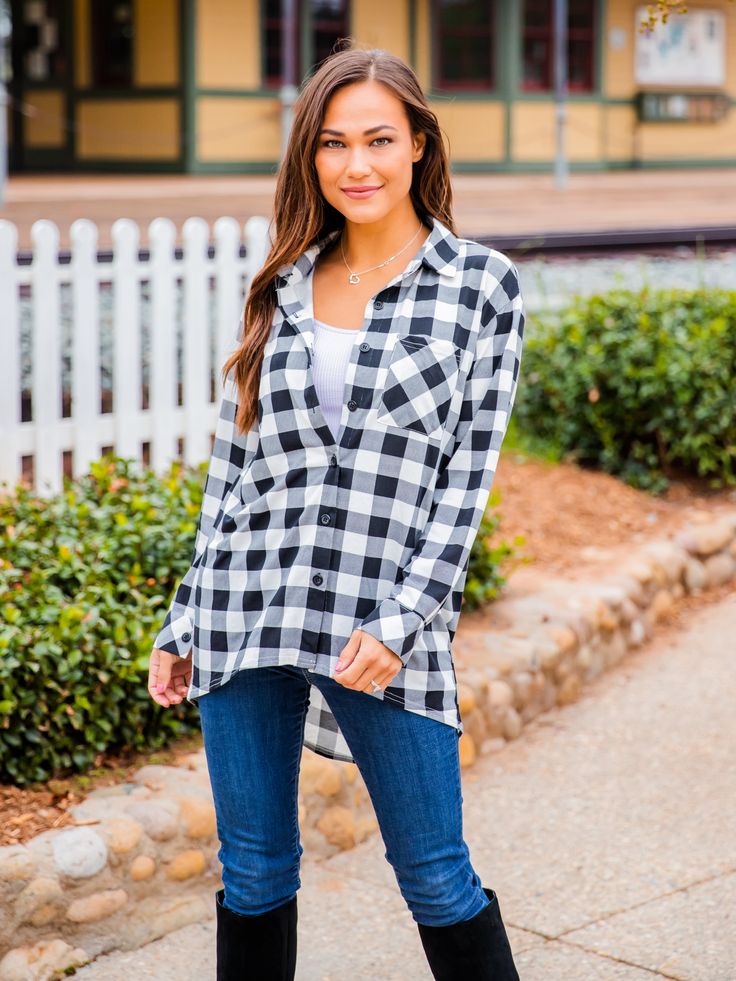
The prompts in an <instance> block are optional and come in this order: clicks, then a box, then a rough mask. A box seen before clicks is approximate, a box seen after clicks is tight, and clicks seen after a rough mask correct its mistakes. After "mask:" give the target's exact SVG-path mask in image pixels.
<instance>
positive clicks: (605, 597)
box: [0, 510, 736, 981]
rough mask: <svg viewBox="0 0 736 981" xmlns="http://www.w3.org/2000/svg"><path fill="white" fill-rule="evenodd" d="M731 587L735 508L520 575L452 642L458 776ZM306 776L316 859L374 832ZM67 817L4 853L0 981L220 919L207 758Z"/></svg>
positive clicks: (47, 973)
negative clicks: (675, 615) (581, 568)
mask: <svg viewBox="0 0 736 981" xmlns="http://www.w3.org/2000/svg"><path fill="white" fill-rule="evenodd" d="M735 577H736V510H733V511H722V512H718V513H717V515H716V516H715V517H714V515H713V514H710V513H709V512H707V511H694V512H692V513H691V515H690V521H689V523H688V524H687V525H685V526H684V527H683V528H681V529H680V531H679V532H676V533H674V534H673V535H672V536H671V537H670V538H667V539H659V540H650V541H647V542H644V543H642V544H641V545H640V546H638V547H636V548H634V549H630V550H629V552H628V554H627V555H626V556H624V558H623V559H622V560H621V561H618V562H614V563H613V564H611V563H608V564H606V566H605V571H604V572H603V574H602V575H601V576H600V577H599V578H595V579H594V578H593V576H592V574H591V576H590V578H588V579H585V580H575V581H570V580H561V579H554V578H547V579H545V580H543V581H542V583H541V585H537V587H536V588H534V589H533V590H527V592H526V593H524V591H523V590H522V591H519V590H516V589H514V588H513V583H514V577H512V578H511V580H510V582H509V586H510V587H512V588H509V589H508V591H507V594H505V595H504V596H502V597H501V598H500V599H499V600H498V601H496V603H494V604H493V614H494V617H496V616H497V617H498V618H499V620H500V621H501V626H500V628H498V629H497V628H496V627H495V626H494V627H493V629H492V630H490V631H485V632H483V633H477V632H476V633H475V634H473V633H472V632H469V633H468V634H467V635H462V636H460V635H459V636H458V638H457V641H456V644H455V660H456V666H457V674H458V700H459V705H460V712H461V716H462V719H463V724H464V728H465V731H464V732H463V734H462V736H461V737H460V762H461V766H462V767H463V768H467V767H470V766H472V764H473V763H474V761H475V760H476V758H477V757H478V755H479V754H480V755H483V754H486V753H490V752H494V751H497V750H499V749H501V748H502V747H503V746H504V745H505V744H506V742H507V741H508V740H511V739H516V738H517V737H518V736H519V734H520V733H521V730H522V729H523V727H524V725H525V724H526V723H527V722H529V721H530V720H531V719H533V718H534V717H535V716H536V715H538V714H539V713H540V712H544V711H546V710H548V709H550V708H552V707H554V706H555V705H565V704H568V703H570V702H573V701H575V700H576V699H577V698H578V697H579V695H580V694H581V691H582V689H583V686H584V685H585V684H586V683H587V682H589V681H591V680H592V679H593V678H595V677H597V676H598V675H599V674H600V673H601V672H603V671H604V670H606V668H608V667H610V666H611V665H613V664H615V663H616V662H617V661H619V660H620V659H621V658H622V657H623V656H624V655H625V654H626V652H627V651H628V650H629V649H631V648H633V647H637V646H639V645H640V644H642V643H643V642H644V641H645V640H647V639H648V638H649V637H650V636H651V634H652V632H653V628H654V626H655V625H656V624H657V623H658V622H659V621H660V620H662V619H663V618H665V617H666V616H667V614H668V613H669V612H670V611H671V610H672V608H673V606H674V604H675V603H676V602H677V601H678V600H679V599H681V598H682V597H683V596H684V595H686V594H687V593H697V592H701V591H702V590H704V589H707V588H709V587H713V586H717V585H721V584H724V583H727V582H729V581H731V580H733V579H734V578H735ZM301 766H302V769H301V776H300V781H299V822H300V828H301V837H302V842H303V844H304V847H305V851H306V852H308V853H309V854H310V856H312V855H313V856H315V857H317V858H326V857H329V856H330V855H332V854H334V853H335V852H338V851H341V850H344V849H348V848H352V847H353V846H354V845H355V844H357V843H358V842H360V841H362V840H363V839H364V838H365V837H366V836H367V835H369V834H371V833H373V832H375V831H376V830H377V828H378V824H377V821H376V818H375V815H374V812H373V808H372V806H371V803H370V798H369V796H368V793H367V791H366V788H365V784H364V783H363V780H362V778H361V776H360V773H359V771H358V768H357V767H356V766H355V764H350V763H339V762H336V761H332V760H328V759H326V758H325V757H322V756H318V755H317V754H315V753H312V752H311V751H310V752H307V751H306V750H305V751H304V754H303V757H302V764H301ZM70 813H71V815H72V817H73V818H74V820H75V826H74V827H71V828H69V827H66V828H62V829H58V830H52V831H45V832H43V833H42V834H39V835H37V836H36V837H35V838H33V839H32V840H31V841H29V842H28V843H27V844H25V845H11V846H8V847H4V848H0V955H2V954H4V956H3V957H2V960H0V981H49V979H51V978H55V977H58V976H63V972H64V970H65V969H69V968H72V967H75V966H80V965H81V964H83V963H86V962H87V961H89V960H92V959H94V958H95V957H98V956H99V955H100V954H103V953H106V952H108V951H111V950H130V949H134V948H136V947H140V946H142V945H143V944H146V943H149V942H150V941H152V940H154V939H156V938H158V937H161V936H163V935H164V934H166V933H169V932H170V931H172V930H175V929H177V928H178V927H181V926H185V925H187V924H190V923H194V922H198V921H201V920H202V919H203V918H204V919H207V918H209V917H211V916H212V914H213V911H214V907H213V903H214V892H215V890H216V889H217V888H218V887H219V885H220V884H221V880H220V864H219V860H218V857H217V850H218V847H219V843H218V841H217V834H216V823H215V812H214V807H213V803H212V795H211V791H210V787H209V779H208V776H207V767H206V761H205V758H204V751H203V750H200V751H199V752H196V753H192V754H190V755H189V756H187V757H185V758H184V759H183V761H182V763H181V764H180V765H179V766H154V765H148V766H144V767H142V768H141V769H139V770H138V771H137V772H136V773H135V775H134V777H133V779H132V781H131V782H130V783H125V784H120V785H118V786H114V787H106V788H102V789H99V790H96V791H93V792H92V793H91V794H90V795H89V796H88V797H87V798H86V800H84V801H83V802H82V803H80V804H78V805H76V806H74V807H73V808H71V809H70Z"/></svg>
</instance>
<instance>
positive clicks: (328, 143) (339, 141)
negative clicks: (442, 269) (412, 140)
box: [322, 136, 393, 149]
mask: <svg viewBox="0 0 736 981" xmlns="http://www.w3.org/2000/svg"><path fill="white" fill-rule="evenodd" d="M376 140H385V141H386V143H383V144H381V145H382V146H386V144H387V143H392V142H393V140H392V139H391V137H390V136H377V137H376V139H375V140H374V141H373V142H374V143H375V142H376ZM332 143H339V144H340V145H341V146H342V141H341V140H325V141H324V143H323V144H322V146H324V147H327V148H328V149H329V148H330V144H332Z"/></svg>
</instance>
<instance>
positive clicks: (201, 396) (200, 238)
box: [182, 218, 210, 466]
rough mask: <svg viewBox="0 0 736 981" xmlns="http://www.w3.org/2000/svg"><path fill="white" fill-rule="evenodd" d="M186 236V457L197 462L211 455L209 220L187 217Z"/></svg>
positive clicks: (192, 462)
mask: <svg viewBox="0 0 736 981" xmlns="http://www.w3.org/2000/svg"><path fill="white" fill-rule="evenodd" d="M182 233H183V236H184V311H183V312H184V372H183V374H184V407H185V412H184V419H185V425H186V435H185V437H184V460H185V462H186V463H188V464H191V465H193V466H196V465H197V464H198V463H201V462H202V460H204V459H205V458H206V457H207V456H208V455H209V440H208V439H207V433H206V432H205V431H204V429H203V427H202V418H203V416H204V415H205V414H206V412H207V408H208V407H209V404H210V331H209V323H210V318H209V305H208V303H207V296H208V293H209V274H208V271H207V222H206V221H205V220H204V219H203V218H187V220H186V221H185V222H184V227H183V229H182Z"/></svg>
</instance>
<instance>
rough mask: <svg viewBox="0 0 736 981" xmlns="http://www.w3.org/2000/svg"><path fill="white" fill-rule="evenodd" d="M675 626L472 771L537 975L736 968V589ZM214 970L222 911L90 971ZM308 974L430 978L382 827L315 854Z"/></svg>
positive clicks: (476, 845) (306, 904)
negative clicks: (338, 850)
mask: <svg viewBox="0 0 736 981" xmlns="http://www.w3.org/2000/svg"><path fill="white" fill-rule="evenodd" d="M660 631H661V632H660V633H659V635H658V637H657V638H656V639H655V640H654V641H653V642H652V643H650V644H649V645H647V646H646V647H644V648H642V649H639V650H637V651H635V652H633V653H631V654H629V655H628V656H627V657H626V658H625V659H624V661H623V662H621V663H620V664H619V665H618V666H617V667H615V668H614V669H612V670H611V671H609V672H608V673H607V674H606V675H604V676H603V677H601V678H599V679H598V680H597V681H596V682H594V683H593V684H592V685H591V686H590V687H589V688H587V689H586V690H585V692H584V694H583V697H582V699H581V700H580V701H578V702H576V703H574V704H572V705H568V706H566V707H565V708H562V709H555V710H552V711H551V712H548V713H546V714H545V715H544V716H540V717H538V718H537V719H536V720H534V721H533V722H532V723H530V724H529V725H528V726H527V727H526V728H525V729H524V730H523V732H522V735H521V736H520V738H519V739H518V740H516V741H515V742H513V743H511V744H509V745H508V746H507V747H506V748H505V749H504V750H502V751H501V752H500V753H499V754H496V755H494V756H491V757H485V758H483V759H482V760H481V761H479V762H477V763H476V764H475V766H474V767H473V768H472V771H468V772H467V773H465V774H464V776H463V796H464V804H463V811H464V818H465V837H466V840H467V842H468V845H469V847H470V854H471V857H472V860H473V864H474V866H475V868H476V869H477V871H478V873H479V874H480V875H481V877H482V879H483V882H484V885H487V886H491V887H493V888H494V889H496V891H497V892H498V894H499V897H500V903H501V911H502V914H503V916H504V920H505V922H506V924H507V927H508V929H509V935H510V938H511V944H512V947H513V949H514V954H515V959H516V962H517V965H518V969H519V973H520V976H521V981H652V978H674V979H678V981H734V979H736V835H734V826H733V815H734V814H735V813H736V767H735V766H734V746H736V711H735V709H736V671H735V670H734V655H735V654H736V650H735V645H734V637H736V596H730V597H728V598H727V599H725V600H723V601H721V602H720V603H718V604H717V605H714V606H712V607H705V608H701V609H700V610H697V611H695V612H692V613H691V614H690V615H689V616H688V620H687V621H686V626H685V628H684V629H681V630H679V631H678V630H676V629H675V627H674V626H670V627H662V628H660ZM407 833H408V834H411V815H407ZM214 976H215V973H214V922H213V921H209V922H206V923H202V924H198V925H197V926H195V927H185V928H184V929H181V930H179V931H178V932H177V933H174V934H170V935H169V936H167V937H165V938H163V939H162V940H159V941H157V942H156V943H153V944H150V945H149V946H148V947H146V948H143V949H141V950H139V951H135V952H131V953H128V954H116V955H109V956H106V957H102V958H99V959H98V960H97V961H96V962H95V963H94V964H91V965H89V966H88V967H86V968H82V969H81V970H80V971H78V972H77V974H76V975H75V977H77V978H79V979H80V981H120V979H121V978H125V977H135V978H136V979H145V978H152V979H157V981H169V979H172V981H173V979H176V981H211V979H214ZM297 978H298V981H348V979H349V981H364V979H366V981H367V979H370V981H415V979H416V981H427V979H430V974H429V971H428V968H427V966H426V962H425V960H424V955H423V952H422V949H421V945H420V942H419V937H418V934H417V931H416V925H415V923H414V921H413V919H412V918H411V914H410V913H409V912H408V910H407V908H406V906H405V904H404V902H403V899H402V898H401V896H400V894H399V891H398V887H397V885H396V880H395V878H394V875H393V870H392V869H391V867H390V866H389V864H388V863H387V861H386V859H385V856H384V847H383V842H382V840H381V838H380V835H374V836H372V838H371V839H369V840H367V841H366V842H364V843H363V844H362V845H360V846H358V847H357V848H355V849H354V850H353V851H350V852H346V853H342V854H340V855H337V856H335V857H334V858H332V859H329V860H327V861H325V862H322V863H317V862H316V861H314V860H311V861H310V860H309V856H308V854H307V853H306V852H305V855H304V861H303V869H302V889H301V890H300V892H299V967H298V970H297ZM469 981H470V979H469Z"/></svg>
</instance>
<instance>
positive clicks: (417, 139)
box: [413, 133, 427, 163]
mask: <svg viewBox="0 0 736 981" xmlns="http://www.w3.org/2000/svg"><path fill="white" fill-rule="evenodd" d="M426 145H427V134H426V133H416V134H415V135H414V157H413V162H414V163H416V162H417V160H421V159H422V156H423V155H424V148H425V147H426Z"/></svg>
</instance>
